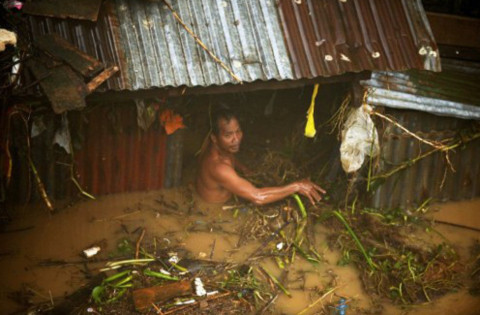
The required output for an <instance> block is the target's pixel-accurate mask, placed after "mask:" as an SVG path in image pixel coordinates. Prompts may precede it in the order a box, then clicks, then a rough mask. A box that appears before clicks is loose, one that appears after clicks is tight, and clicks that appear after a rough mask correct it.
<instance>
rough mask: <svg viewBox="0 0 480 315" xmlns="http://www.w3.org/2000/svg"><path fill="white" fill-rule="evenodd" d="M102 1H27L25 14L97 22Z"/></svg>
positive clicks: (24, 9)
mask: <svg viewBox="0 0 480 315" xmlns="http://www.w3.org/2000/svg"><path fill="white" fill-rule="evenodd" d="M101 4H102V0H76V1H65V0H42V1H26V2H25V3H24V6H23V10H22V11H23V13H24V14H31V15H41V16H50V17H56V18H62V19H65V18H73V19H79V20H90V21H94V22H95V21H97V18H98V13H99V11H100V6H101Z"/></svg>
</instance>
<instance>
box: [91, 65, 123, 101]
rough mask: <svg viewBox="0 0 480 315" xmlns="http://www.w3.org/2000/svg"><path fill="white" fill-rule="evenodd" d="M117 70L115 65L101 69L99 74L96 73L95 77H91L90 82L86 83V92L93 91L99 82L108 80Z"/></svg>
mask: <svg viewBox="0 0 480 315" xmlns="http://www.w3.org/2000/svg"><path fill="white" fill-rule="evenodd" d="M117 71H118V67H117V66H113V67H110V68H107V69H105V70H103V71H102V73H100V74H99V75H97V76H96V77H95V78H93V79H92V80H91V81H90V82H88V84H87V94H90V93H92V92H93V91H95V90H96V89H97V88H98V87H99V86H100V84H102V83H103V82H105V81H106V80H108V79H109V78H110V77H111V76H112V75H114V74H115V73H116V72H117Z"/></svg>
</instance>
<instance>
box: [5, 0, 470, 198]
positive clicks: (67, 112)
mask: <svg viewBox="0 0 480 315" xmlns="http://www.w3.org/2000/svg"><path fill="white" fill-rule="evenodd" d="M57 2H58V1H57ZM42 3H44V4H45V6H42ZM42 3H40V2H39V3H37V4H35V5H30V7H28V6H27V5H26V6H25V10H24V15H25V16H26V18H27V20H28V25H27V26H26V28H27V29H29V32H24V33H22V34H23V35H22V36H23V41H24V42H25V43H27V44H28V43H30V42H32V43H34V47H36V50H34V51H32V52H31V54H32V56H36V54H37V52H39V51H41V54H44V53H45V52H46V50H48V47H49V45H53V43H54V42H55V41H59V42H61V44H60V46H62V47H67V48H68V49H66V51H67V52H68V51H72V50H76V51H77V55H78V54H80V53H79V52H82V53H83V54H85V56H83V59H82V60H87V59H88V60H89V62H90V63H88V66H87V67H86V68H85V67H83V68H82V67H80V69H87V70H88V71H86V72H83V73H81V72H79V70H78V69H75V68H74V67H73V65H72V62H68V61H66V59H65V58H66V57H65V56H56V58H53V59H55V62H53V64H51V65H50V66H45V67H44V68H43V71H46V72H41V71H37V72H38V73H37V74H35V71H34V66H33V67H32V66H30V67H29V68H30V70H31V71H30V72H26V74H25V75H26V77H27V78H26V79H25V80H26V82H33V83H35V81H36V80H37V81H39V82H40V86H41V87H42V89H41V90H42V91H43V93H45V94H46V95H47V97H48V98H49V99H48V101H47V100H46V99H45V98H43V99H42V98H38V97H37V98H26V99H28V101H29V102H31V103H32V104H36V105H35V106H34V107H32V109H33V117H34V118H32V121H33V124H34V125H35V126H36V127H35V128H36V130H37V127H38V128H40V129H43V130H44V131H43V132H42V133H40V134H39V135H38V136H36V137H33V135H32V134H30V132H31V131H27V132H26V133H25V132H23V134H24V136H26V137H27V138H28V137H29V136H31V137H32V146H31V150H32V151H31V152H32V153H31V155H32V157H33V163H34V165H35V166H36V167H37V169H38V174H39V176H40V178H41V181H42V182H43V184H44V186H45V190H46V192H47V194H48V195H50V196H52V197H54V198H62V197H65V196H68V195H71V194H72V193H76V192H77V191H78V190H77V188H78V186H80V187H82V189H83V190H84V191H85V192H88V193H89V194H93V195H101V194H108V193H118V192H125V191H136V190H150V189H159V188H162V187H171V186H174V185H177V184H178V183H179V181H180V176H181V161H182V156H181V148H182V139H181V135H180V134H177V135H176V136H175V134H174V135H172V136H167V135H166V134H165V132H164V130H163V128H161V126H160V125H159V123H158V120H155V117H156V116H158V114H159V112H158V111H159V108H165V107H174V106H173V104H174V103H175V102H178V101H179V100H180V101H181V100H182V98H184V97H185V96H187V95H198V94H202V95H205V94H212V95H213V94H217V93H234V92H239V91H242V92H246V93H248V92H249V91H254V90H265V89H271V90H276V89H284V88H293V87H299V86H306V85H313V84H315V83H321V84H328V83H332V82H348V84H351V86H352V90H353V91H354V95H355V98H354V106H359V105H361V102H362V97H363V91H360V92H358V91H359V89H358V87H359V84H360V82H361V81H362V82H365V80H366V79H369V78H370V73H371V72H373V73H374V77H373V80H375V78H377V77H376V75H377V74H378V75H381V74H383V73H386V74H387V75H390V73H392V72H400V71H405V70H409V69H415V70H417V71H419V73H420V72H421V71H425V70H428V71H432V72H439V71H441V63H440V52H439V50H438V47H437V44H436V42H435V40H434V37H433V34H432V31H431V29H430V26H429V22H428V20H427V15H426V14H425V11H424V9H423V6H422V3H421V1H420V0H413V1H383V0H376V1H366V0H359V1H346V0H345V1H338V0H324V1H314V0H303V1H302V0H298V1H297V0H295V1H292V0H279V1H275V0H261V1H254V0H248V1H237V0H222V1H220V0H212V1H188V0H179V1H167V0H161V1H136V0H119V1H101V0H98V1H85V2H78V3H75V5H74V6H73V8H72V7H71V6H70V5H66V4H64V2H61V3H62V5H53V6H50V7H48V6H47V5H46V4H49V3H55V0H51V1H43V2H42ZM27 34H29V35H27ZM53 34H54V35H53ZM42 43H43V45H42ZM23 47H27V45H24V46H23ZM42 47H43V49H42ZM72 47H74V48H75V49H74V48H72ZM46 53H47V55H50V56H51V55H52V53H53V54H56V53H57V54H58V50H56V52H50V53H49V52H48V51H47V52H46ZM44 59H45V57H44ZM47 59H48V58H47ZM56 59H58V60H56ZM44 62H47V63H48V62H50V63H51V62H52V61H51V60H47V61H44ZM59 67H63V69H70V70H62V71H64V72H68V73H73V75H71V76H66V77H67V78H73V77H75V78H76V79H71V80H70V79H66V80H60V82H67V84H66V87H65V89H67V88H72V86H73V87H74V89H73V90H71V91H72V92H67V93H61V91H62V89H58V88H52V89H51V91H52V92H50V93H49V92H48V88H46V87H45V85H46V84H47V83H46V82H48V79H44V78H43V75H42V74H44V75H45V76H47V77H48V75H49V74H48V72H49V71H50V72H51V71H53V70H52V69H58V68H59ZM109 69H110V71H109V72H108V71H107V70H109ZM62 71H61V72H62ZM102 71H103V72H102ZM105 71H107V73H106V74H104V75H103V76H101V74H102V73H104V72H105ZM32 73H33V76H34V77H35V78H33V77H32ZM99 73H100V74H99ZM62 75H65V74H64V73H63V72H62ZM99 76H100V79H99V80H95V79H96V78H98V77H99ZM101 80H104V82H103V81H101ZM99 81H101V82H103V83H102V84H101V85H98V84H99V83H100V82H99ZM42 82H43V83H42ZM72 82H74V83H72ZM75 82H76V83H75ZM86 82H88V83H86ZM92 82H93V83H92ZM368 82H373V81H368ZM94 83H95V84H97V85H95V84H94ZM72 84H73V85H72ZM89 84H92V86H93V88H91V89H88V88H85V87H83V86H84V85H86V86H88V85H89ZM363 84H364V85H365V83H363ZM369 84H370V83H369ZM371 84H373V83H371ZM80 86H81V87H82V88H78V87H80ZM369 86H370V85H369ZM27 87H28V86H27ZM75 87H77V89H76V90H75ZM28 88H29V91H30V95H33V94H35V93H38V92H39V91H40V90H39V89H38V87H37V86H33V88H32V86H29V87H28ZM74 90H75V91H74ZM387 90H388V87H387ZM65 91H67V90H65ZM78 91H80V92H78ZM54 92H55V93H59V92H60V93H59V95H55V93H54ZM65 96H66V99H67V101H66V102H63V103H62V102H58V103H57V105H58V104H59V106H57V107H53V111H52V110H51V108H50V105H51V104H55V103H56V101H57V100H59V98H62V97H65ZM370 97H373V96H372V95H371V96H370ZM71 98H74V99H75V102H72V101H70V99H71ZM13 99H17V100H20V99H22V98H20V97H19V96H18V95H17V96H15V95H14V97H13ZM22 100H25V98H23V99H22ZM72 103H75V104H77V105H76V106H73V107H72V108H69V107H68V106H71V105H72ZM42 125H43V126H44V127H41V126H42ZM138 126H143V127H144V128H143V129H141V128H139V127H138ZM14 127H15V128H23V127H22V123H21V122H17V123H16V124H15V126H14ZM40 129H38V130H40ZM62 130H63V132H62ZM67 131H68V132H67ZM68 133H69V135H68ZM18 134H22V133H18ZM62 135H63V136H62ZM62 139H63V140H65V139H67V140H66V143H68V144H66V145H65V144H64V145H63V148H62ZM24 141H25V140H24V139H23V140H22V139H20V140H18V141H17V142H16V143H15V144H14V146H16V148H17V149H16V151H15V152H14V154H13V161H15V163H13V164H14V169H13V171H14V173H15V180H14V181H12V183H11V187H10V190H11V191H13V192H16V196H17V198H16V199H17V200H24V199H26V198H27V197H28V196H26V195H28V193H26V192H27V191H28V189H27V187H28V185H29V184H28V183H29V180H28V177H29V176H30V175H29V174H30V171H29V169H30V167H31V166H30V165H28V164H27V163H25V162H22V152H21V151H22V150H21V149H19V148H20V147H24V146H25V143H24ZM52 143H56V145H55V146H53V147H52ZM63 143H65V141H64V142H63ZM69 147H70V148H72V150H71V151H70V152H69V153H68V154H67V153H66V152H65V150H66V149H68V148H69ZM67 151H68V150H67ZM72 152H73V154H72ZM475 154H477V156H478V152H477V153H475ZM72 159H73V161H74V163H73V162H72ZM145 170H149V171H148V172H146V171H145ZM477 172H478V170H477ZM75 181H77V182H78V185H74V184H72V182H73V183H74V182H75ZM477 181H478V177H477ZM66 183H69V184H68V185H66ZM475 185H476V184H475ZM76 186H77V187H76ZM389 193H390V192H389ZM425 196H426V195H425ZM425 196H423V195H422V197H425ZM375 198H377V199H378V198H383V197H375ZM417 199H418V198H417ZM417 199H415V201H418V200H417ZM411 200H414V199H411ZM376 204H377V205H382V206H383V205H387V204H388V205H389V206H393V205H394V204H393V203H386V202H377V203H376Z"/></svg>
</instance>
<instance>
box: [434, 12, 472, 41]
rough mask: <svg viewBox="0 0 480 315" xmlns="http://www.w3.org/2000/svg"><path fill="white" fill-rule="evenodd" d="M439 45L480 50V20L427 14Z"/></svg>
mask: <svg viewBox="0 0 480 315" xmlns="http://www.w3.org/2000/svg"><path fill="white" fill-rule="evenodd" d="M427 18H428V21H429V22H430V27H431V28H432V32H433V36H434V37H435V41H436V42H437V44H439V45H449V46H460V47H476V48H480V35H479V34H480V19H475V18H468V17H463V16H456V15H449V14H441V13H433V12H427Z"/></svg>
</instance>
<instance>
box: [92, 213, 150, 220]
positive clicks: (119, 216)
mask: <svg viewBox="0 0 480 315" xmlns="http://www.w3.org/2000/svg"><path fill="white" fill-rule="evenodd" d="M139 212H142V211H141V210H137V211H133V212H129V213H125V214H121V215H118V216H116V217H113V218H110V219H95V222H103V221H107V220H119V219H122V218H125V217H128V216H130V215H132V214H137V213H139Z"/></svg>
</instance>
